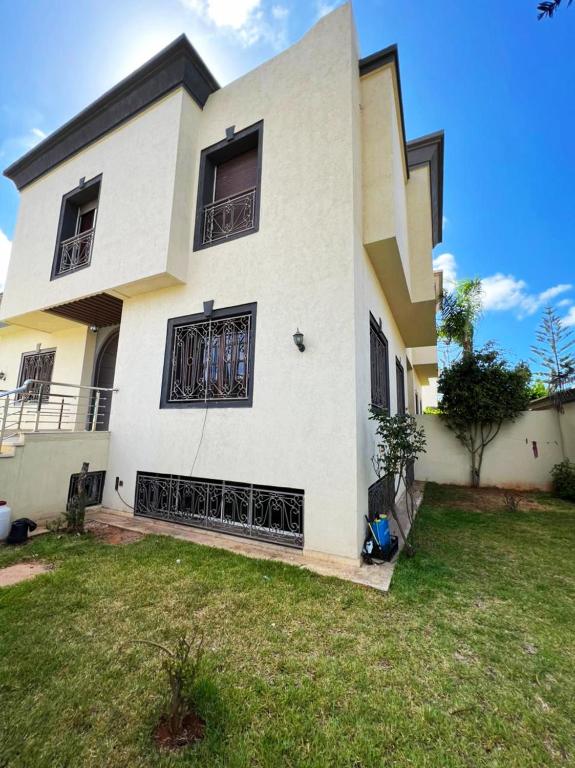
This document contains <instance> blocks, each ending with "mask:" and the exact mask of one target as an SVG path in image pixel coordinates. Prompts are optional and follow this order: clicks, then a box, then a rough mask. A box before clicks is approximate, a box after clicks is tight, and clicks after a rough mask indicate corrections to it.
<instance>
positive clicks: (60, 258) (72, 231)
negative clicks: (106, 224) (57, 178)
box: [51, 176, 102, 280]
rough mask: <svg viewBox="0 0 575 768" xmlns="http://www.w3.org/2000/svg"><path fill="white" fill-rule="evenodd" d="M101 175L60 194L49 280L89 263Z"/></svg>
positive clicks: (87, 265) (86, 265) (82, 267)
mask: <svg viewBox="0 0 575 768" xmlns="http://www.w3.org/2000/svg"><path fill="white" fill-rule="evenodd" d="M101 178H102V177H101V176H97V177H96V178H94V179H91V180H90V181H87V182H83V183H82V184H81V185H80V186H79V187H77V189H74V190H73V191H72V192H68V194H66V195H64V197H63V198H62V206H61V208H60V220H59V222H58V235H57V238H56V251H55V253H54V261H53V264H52V278H51V279H52V280H54V279H55V278H57V277H62V276H64V275H68V274H70V273H71V272H76V271H78V270H79V269H84V268H85V267H89V266H90V262H91V260H92V247H93V244H94V233H95V231H96V218H97V214H98V200H99V196H100V182H101Z"/></svg>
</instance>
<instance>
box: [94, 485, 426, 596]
mask: <svg viewBox="0 0 575 768" xmlns="http://www.w3.org/2000/svg"><path fill="white" fill-rule="evenodd" d="M422 497H423V483H416V484H415V491H414V501H415V508H416V510H417V509H418V508H419V505H420V504H421V499H422ZM398 506H399V513H400V520H401V523H402V525H403V526H404V530H405V531H406V533H407V532H408V531H409V527H410V526H409V519H408V516H407V511H406V508H405V497H404V498H403V499H402V500H401V502H400V504H399V505H398ZM87 517H88V519H91V520H98V521H99V522H101V523H106V524H107V525H111V526H114V527H116V528H122V529H124V530H128V531H134V532H136V533H142V534H155V535H160V536H172V537H173V538H176V539H182V540H183V541H191V542H193V543H195V544H202V545H203V546H206V547H216V548H219V549H226V550H227V551H228V552H235V553H236V554H239V555H244V556H245V557H253V558H258V559H262V560H278V561H280V562H282V563H288V564H289V565H295V566H297V567H300V568H307V569H308V570H310V571H313V572H314V573H318V574H320V575H321V576H334V577H336V578H339V579H345V580H346V581H351V582H354V583H355V584H361V585H363V586H366V587H372V588H373V589H378V590H380V591H382V592H387V590H388V589H389V586H390V584H391V578H392V576H393V571H394V569H395V563H396V561H397V557H396V558H394V560H393V561H392V562H391V563H383V564H382V565H364V564H361V565H356V564H355V563H353V562H345V561H342V560H338V559H337V558H333V559H329V558H325V559H324V558H322V557H320V556H313V555H311V554H310V555H308V554H304V553H303V552H302V551H300V550H297V549H291V548H289V547H283V546H280V545H277V544H268V543H266V542H261V541H252V540H249V539H243V538H240V537H237V536H231V535H229V534H228V535H226V534H225V533H218V532H216V531H208V530H203V529H202V528H192V527H191V526H187V525H180V524H179V523H168V522H164V521H161V520H150V519H147V518H143V517H134V515H132V514H131V513H129V512H119V511H118V510H112V509H107V508H105V507H102V508H100V509H97V510H92V511H89V512H88V513H87ZM390 527H391V529H392V532H393V533H394V534H395V533H396V531H395V530H394V529H395V522H394V521H393V520H392V521H391V522H390ZM400 545H401V538H400Z"/></svg>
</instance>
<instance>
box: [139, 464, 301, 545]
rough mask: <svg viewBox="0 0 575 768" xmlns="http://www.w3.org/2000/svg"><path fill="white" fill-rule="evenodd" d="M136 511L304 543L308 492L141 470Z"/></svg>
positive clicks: (277, 540) (282, 541)
mask: <svg viewBox="0 0 575 768" xmlns="http://www.w3.org/2000/svg"><path fill="white" fill-rule="evenodd" d="M134 514H136V515H138V516H142V517H151V518H154V519H158V520H166V521H168V522H172V523H180V524H184V525H191V526H194V527H199V528H209V529H211V530H214V531H219V532H223V533H230V534H233V535H236V536H245V537H247V538H251V539H259V540H260V541H269V542H273V543H276V544H283V545H284V546H289V547H296V548H301V547H303V523H304V492H303V491H300V490H295V489H289V488H275V487H273V486H264V485H252V484H249V483H233V482H229V481H227V480H205V479H199V478H195V477H187V476H183V475H165V474H159V473H157V472H138V473H137V475H136V500H135V504H134Z"/></svg>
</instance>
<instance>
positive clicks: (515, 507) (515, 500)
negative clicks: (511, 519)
mask: <svg viewBox="0 0 575 768" xmlns="http://www.w3.org/2000/svg"><path fill="white" fill-rule="evenodd" d="M520 504H521V496H519V495H518V494H517V493H513V491H505V493H504V494H503V506H504V507H505V509H506V510H507V511H508V512H518V511H519V505H520Z"/></svg>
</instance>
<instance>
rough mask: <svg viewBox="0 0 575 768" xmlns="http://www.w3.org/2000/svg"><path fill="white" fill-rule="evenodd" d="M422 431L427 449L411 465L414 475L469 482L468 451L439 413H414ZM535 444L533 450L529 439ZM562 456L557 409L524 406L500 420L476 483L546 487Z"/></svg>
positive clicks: (518, 487) (526, 487)
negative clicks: (525, 408)
mask: <svg viewBox="0 0 575 768" xmlns="http://www.w3.org/2000/svg"><path fill="white" fill-rule="evenodd" d="M417 421H418V423H419V424H422V425H423V427H424V429H425V435H426V437H427V453H425V454H423V455H422V456H421V458H420V459H419V460H418V462H417V463H416V465H415V477H416V479H417V480H432V481H433V482H435V483H453V484H454V485H469V483H470V469H469V454H468V452H467V451H466V450H465V449H464V447H463V446H462V445H461V443H460V442H459V441H458V440H457V438H456V437H455V436H454V434H453V433H452V432H451V431H450V430H449V429H447V427H446V426H445V425H444V424H443V422H442V421H441V420H440V418H439V417H438V416H426V415H423V416H418V417H417ZM534 442H535V443H536V444H537V454H538V456H537V457H535V455H534V452H533V443H534ZM561 460H562V454H561V447H560V437H559V427H558V422H557V414H556V413H555V412H553V411H526V412H525V413H524V414H523V415H522V416H521V417H520V418H519V419H517V421H515V422H513V423H511V424H505V425H504V426H503V427H502V428H501V432H500V433H499V435H498V436H497V437H496V438H495V440H494V441H493V443H491V444H490V445H489V446H488V447H487V448H486V449H485V454H484V458H483V467H482V469H481V484H482V485H485V486H500V487H503V488H517V489H523V490H527V489H537V488H539V489H544V490H547V489H549V488H550V480H551V477H550V474H549V473H550V471H551V467H552V466H553V465H554V464H557V463H558V462H560V461H561Z"/></svg>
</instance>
